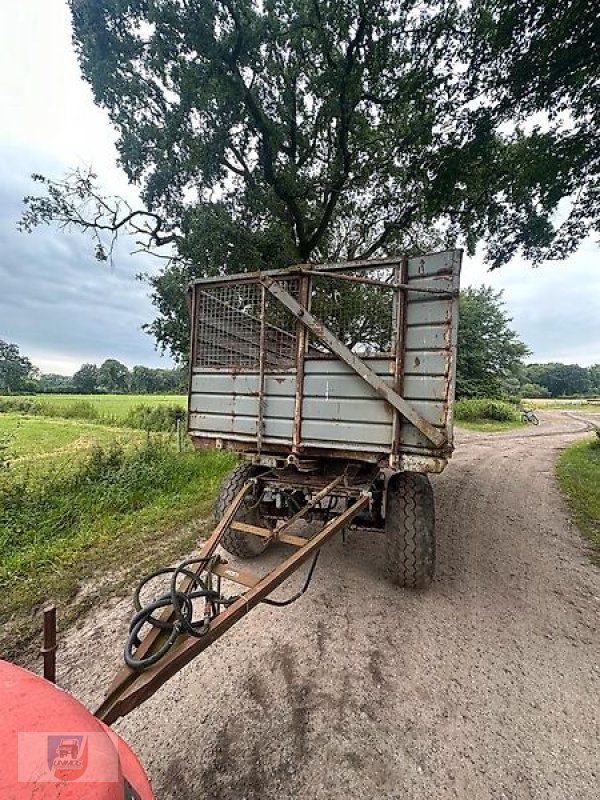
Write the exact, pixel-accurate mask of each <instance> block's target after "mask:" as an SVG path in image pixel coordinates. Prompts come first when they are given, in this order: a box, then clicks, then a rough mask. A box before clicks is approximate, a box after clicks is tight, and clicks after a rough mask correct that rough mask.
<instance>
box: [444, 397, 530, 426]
mask: <svg viewBox="0 0 600 800" xmlns="http://www.w3.org/2000/svg"><path fill="white" fill-rule="evenodd" d="M454 416H455V418H456V419H457V420H462V421H463V422H477V421H479V420H492V421H494V422H516V421H517V420H518V419H519V417H518V414H517V411H516V409H515V407H514V406H511V405H509V404H508V403H504V402H503V401H502V400H487V399H485V398H470V399H465V400H458V401H457V403H456V404H455V406H454Z"/></svg>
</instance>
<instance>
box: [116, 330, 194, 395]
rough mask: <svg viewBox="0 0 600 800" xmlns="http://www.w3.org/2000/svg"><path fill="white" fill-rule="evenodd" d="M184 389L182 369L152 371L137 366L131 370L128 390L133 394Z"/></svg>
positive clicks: (184, 376)
mask: <svg viewBox="0 0 600 800" xmlns="http://www.w3.org/2000/svg"><path fill="white" fill-rule="evenodd" d="M184 327H185V322H184ZM186 389H187V372H186V370H185V369H184V368H183V367H176V368H175V369H152V368H151V367H143V366H140V365H137V366H135V367H134V368H133V369H132V370H131V376H130V379H129V390H130V391H131V392H133V393H134V394H162V393H165V392H184V391H186Z"/></svg>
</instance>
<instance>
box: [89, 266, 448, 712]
mask: <svg viewBox="0 0 600 800" xmlns="http://www.w3.org/2000/svg"><path fill="white" fill-rule="evenodd" d="M461 255H462V254H461V251H460V250H449V251H445V252H441V253H434V254H431V255H424V256H415V257H406V256H404V257H396V258H386V259H379V260H365V261H354V262H345V263H337V264H324V265H309V264H303V265H299V266H295V267H291V268H289V269H284V270H277V271H264V272H256V273H247V274H241V275H233V276H222V277H216V278H206V279H202V280H197V281H195V282H194V283H193V284H192V285H191V286H190V289H189V301H190V309H191V319H192V325H191V331H192V333H191V354H190V356H191V357H190V386H189V404H188V432H189V435H190V437H191V439H192V441H193V443H194V445H195V446H196V447H197V448H209V447H217V448H232V449H234V450H236V451H237V452H238V453H239V454H240V455H241V456H242V457H243V461H242V463H241V464H240V465H239V466H237V467H236V468H235V469H234V470H233V471H232V472H231V473H230V475H229V476H228V477H227V478H226V479H225V481H224V483H223V485H222V487H221V491H220V494H219V497H218V500H217V504H216V509H215V523H216V527H215V529H214V531H213V532H212V534H211V536H210V537H209V538H208V539H207V541H206V542H205V543H204V545H203V546H202V548H201V549H200V551H199V554H198V556H197V557H196V558H193V559H190V560H189V561H187V562H184V563H183V564H182V565H180V566H179V567H177V568H168V569H166V570H162V571H159V572H158V573H155V574H154V575H152V576H149V577H148V579H146V580H145V581H143V582H142V584H141V585H140V587H139V588H138V591H137V592H136V596H135V607H136V614H135V616H134V618H133V620H132V623H131V629H130V635H129V639H128V641H127V644H126V647H125V662H126V665H125V667H123V668H122V669H121V670H120V672H119V673H118V674H117V676H116V677H115V679H114V680H113V683H112V685H111V687H110V689H109V691H108V695H107V697H106V699H105V701H104V702H103V703H102V705H101V707H100V708H99V709H98V711H97V712H96V714H97V716H99V717H100V718H101V719H102V720H104V721H105V722H108V723H110V722H112V721H114V720H115V719H117V718H118V717H120V716H123V715H125V714H127V713H129V711H131V710H132V709H133V708H135V707H136V706H138V705H140V703H142V702H143V701H144V700H145V699H146V698H147V697H149V696H150V695H151V694H153V693H154V692H155V691H156V690H157V689H158V688H159V687H160V686H161V685H162V684H163V683H164V682H165V681H166V680H168V678H169V677H171V676H172V675H174V674H175V673H176V672H177V671H178V670H179V669H181V667H183V666H184V665H185V664H187V663H188V662H189V661H190V660H191V659H193V658H194V657H195V656H196V655H198V654H199V653H200V652H202V651H203V650H205V649H206V648H207V647H208V646H209V645H210V644H211V643H212V642H214V641H215V640H216V639H217V638H219V637H220V636H221V635H222V634H223V633H225V631H226V630H228V629H229V628H230V627H231V626H232V625H233V624H235V623H236V622H237V621H238V620H240V619H241V618H243V617H244V616H245V614H247V613H248V611H250V609H252V608H253V607H254V606H255V605H257V604H259V603H270V604H272V605H278V606H282V605H287V604H289V603H290V602H292V601H293V600H295V599H297V598H298V597H299V596H300V595H301V594H302V593H303V591H305V590H306V588H307V587H308V584H309V582H310V578H311V576H312V573H313V570H314V567H315V564H316V559H317V557H318V554H319V551H320V548H321V547H322V546H323V545H324V544H325V542H327V541H328V540H329V539H330V538H331V537H332V536H333V535H334V534H335V533H336V532H338V531H340V530H342V531H343V530H344V529H345V528H346V527H347V526H350V525H352V526H354V527H356V528H370V529H378V530H381V531H382V532H383V533H384V535H385V539H386V569H387V573H388V575H389V577H390V578H391V579H392V581H393V582H394V583H396V584H397V585H400V586H403V587H409V588H417V589H422V588H426V587H427V586H428V584H429V583H430V581H431V579H432V577H433V573H434V564H435V529H434V501H433V493H432V488H431V484H430V482H429V477H428V475H429V473H438V472H441V471H442V470H443V469H444V467H445V466H446V463H447V461H448V459H449V457H450V455H451V453H452V449H453V441H452V440H453V419H452V406H453V399H454V386H455V375H456V339H457V326H458V291H459V277H460V264H461ZM300 522H305V523H306V522H308V523H311V527H310V528H308V529H306V528H305V529H304V535H302V536H301V535H299V533H300V531H299V529H298V523H300ZM307 530H308V534H307ZM276 541H278V542H281V543H283V544H285V545H288V546H289V547H290V548H291V550H292V552H291V554H290V555H287V556H286V557H285V558H284V559H283V561H282V562H281V563H280V564H279V565H278V566H276V567H275V568H273V569H272V570H271V571H270V572H268V573H267V574H266V575H263V576H259V575H256V574H255V573H254V572H251V571H249V570H247V569H242V568H239V567H238V566H237V565H236V564H231V563H229V561H228V559H227V558H226V557H224V556H223V555H222V554H221V552H220V551H218V550H217V548H218V546H219V545H220V546H221V547H222V548H223V549H224V550H225V551H226V552H227V553H230V554H232V555H234V556H236V557H238V558H241V559H248V558H253V557H256V556H259V555H260V554H261V553H262V552H264V550H265V549H266V548H267V547H268V546H269V545H270V544H271V543H273V542H276ZM311 557H312V564H311V567H310V569H309V572H308V577H307V580H306V582H305V584H304V587H303V589H302V590H301V591H300V592H298V593H297V594H296V595H294V596H293V597H292V598H289V599H288V600H283V601H282V600H274V599H272V598H271V597H270V595H271V593H272V591H273V590H274V589H275V588H276V587H277V586H279V585H280V584H281V583H283V581H285V580H286V579H287V578H288V577H289V576H290V575H291V574H293V573H294V572H295V571H296V570H297V569H298V567H299V566H300V565H301V564H303V563H305V562H306V561H308V560H309V559H311ZM161 576H168V579H169V587H168V590H167V591H166V592H165V593H164V594H163V595H162V596H160V597H159V598H157V599H156V600H154V601H153V602H151V603H146V604H144V603H143V602H142V601H141V591H142V589H143V588H144V586H145V585H146V582H147V581H149V580H151V579H155V578H157V577H161ZM223 582H224V583H223ZM232 584H233V585H236V586H237V587H241V588H240V589H238V593H237V594H233V595H230V596H228V595H226V594H225V593H224V590H223V588H222V585H232ZM198 606H200V609H201V610H200V614H199V615H198V613H197V608H198ZM195 609H196V611H195ZM159 612H160V613H159Z"/></svg>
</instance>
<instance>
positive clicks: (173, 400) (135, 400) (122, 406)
mask: <svg viewBox="0 0 600 800" xmlns="http://www.w3.org/2000/svg"><path fill="white" fill-rule="evenodd" d="M11 399H16V400H25V399H27V400H35V401H36V403H45V404H47V405H51V406H56V407H58V408H60V407H61V406H62V407H65V406H69V405H72V404H73V403H75V402H77V401H86V402H88V403H91V404H92V405H93V406H94V408H96V409H97V411H98V414H99V415H100V416H114V417H116V418H124V417H126V416H127V414H128V413H129V411H131V409H132V408H134V407H135V406H139V405H147V406H160V405H179V406H181V408H183V409H185V408H186V405H187V396H186V395H177V394H37V395H28V396H23V397H19V396H17V395H11Z"/></svg>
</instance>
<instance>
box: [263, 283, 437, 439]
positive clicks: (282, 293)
mask: <svg viewBox="0 0 600 800" xmlns="http://www.w3.org/2000/svg"><path fill="white" fill-rule="evenodd" d="M260 283H262V284H263V285H264V286H266V288H267V289H268V290H269V291H270V292H271V294H272V295H273V296H274V297H276V298H277V299H278V300H279V301H280V302H281V303H283V305H284V306H286V308H288V309H289V310H290V311H291V313H292V314H294V316H296V317H297V318H298V319H299V320H300V321H301V322H302V324H303V325H304V326H305V327H306V328H308V329H309V330H310V331H311V332H312V333H313V334H314V335H315V336H316V337H317V338H318V339H320V340H321V341H322V342H323V343H324V344H325V345H326V346H327V347H328V348H329V349H330V350H331V351H332V352H333V353H335V355H336V356H338V358H341V359H342V361H345V362H346V364H347V365H348V366H349V367H350V368H351V369H353V370H354V371H355V372H356V374H357V375H358V376H359V377H361V378H362V379H363V380H364V381H365V382H366V383H368V384H369V386H371V388H373V389H374V390H375V391H376V392H377V394H378V395H379V396H380V397H383V399H384V400H387V402H388V403H390V405H391V406H393V407H394V408H395V409H396V410H397V411H399V412H400V413H401V414H402V416H404V417H406V419H407V420H409V422H411V423H412V424H413V425H414V426H415V428H417V429H418V430H419V431H421V433H422V434H423V435H424V436H425V437H427V439H429V441H430V442H432V444H433V445H435V447H436V448H438V449H440V450H441V449H443V448H444V447H445V446H446V445H447V444H448V439H447V438H446V436H445V435H444V434H443V433H442V432H441V431H440V430H439V429H438V428H436V427H435V426H434V425H432V424H431V423H430V422H428V420H426V419H425V417H423V416H422V415H421V414H419V413H418V412H417V411H415V410H414V408H413V407H412V406H411V405H410V404H409V403H407V401H406V400H405V399H404V398H403V397H401V396H400V395H399V394H398V393H397V392H396V391H395V390H394V389H393V388H391V387H390V386H389V385H388V384H387V383H386V382H385V381H384V380H382V379H381V378H380V377H379V375H377V374H376V373H375V372H373V370H371V369H370V368H369V367H368V366H367V365H366V364H365V362H364V361H363V360H362V359H361V358H359V356H357V355H355V354H354V353H353V352H352V351H351V350H349V349H348V348H347V347H346V345H345V344H343V343H342V342H341V341H340V340H339V339H338V338H337V337H336V336H334V335H333V333H332V332H331V331H330V330H329V329H328V328H326V327H325V325H324V324H323V323H322V322H321V321H320V320H318V319H316V317H314V316H313V315H312V314H311V313H310V311H308V310H307V309H306V308H304V307H303V306H301V305H300V304H299V303H298V302H296V300H295V299H294V298H293V297H292V295H291V294H290V293H289V292H287V291H286V290H285V289H284V288H283V287H282V286H281V285H280V284H279V283H278V282H277V281H276V280H274V279H272V278H269V277H268V276H266V275H263V276H262V277H261V278H260Z"/></svg>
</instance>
